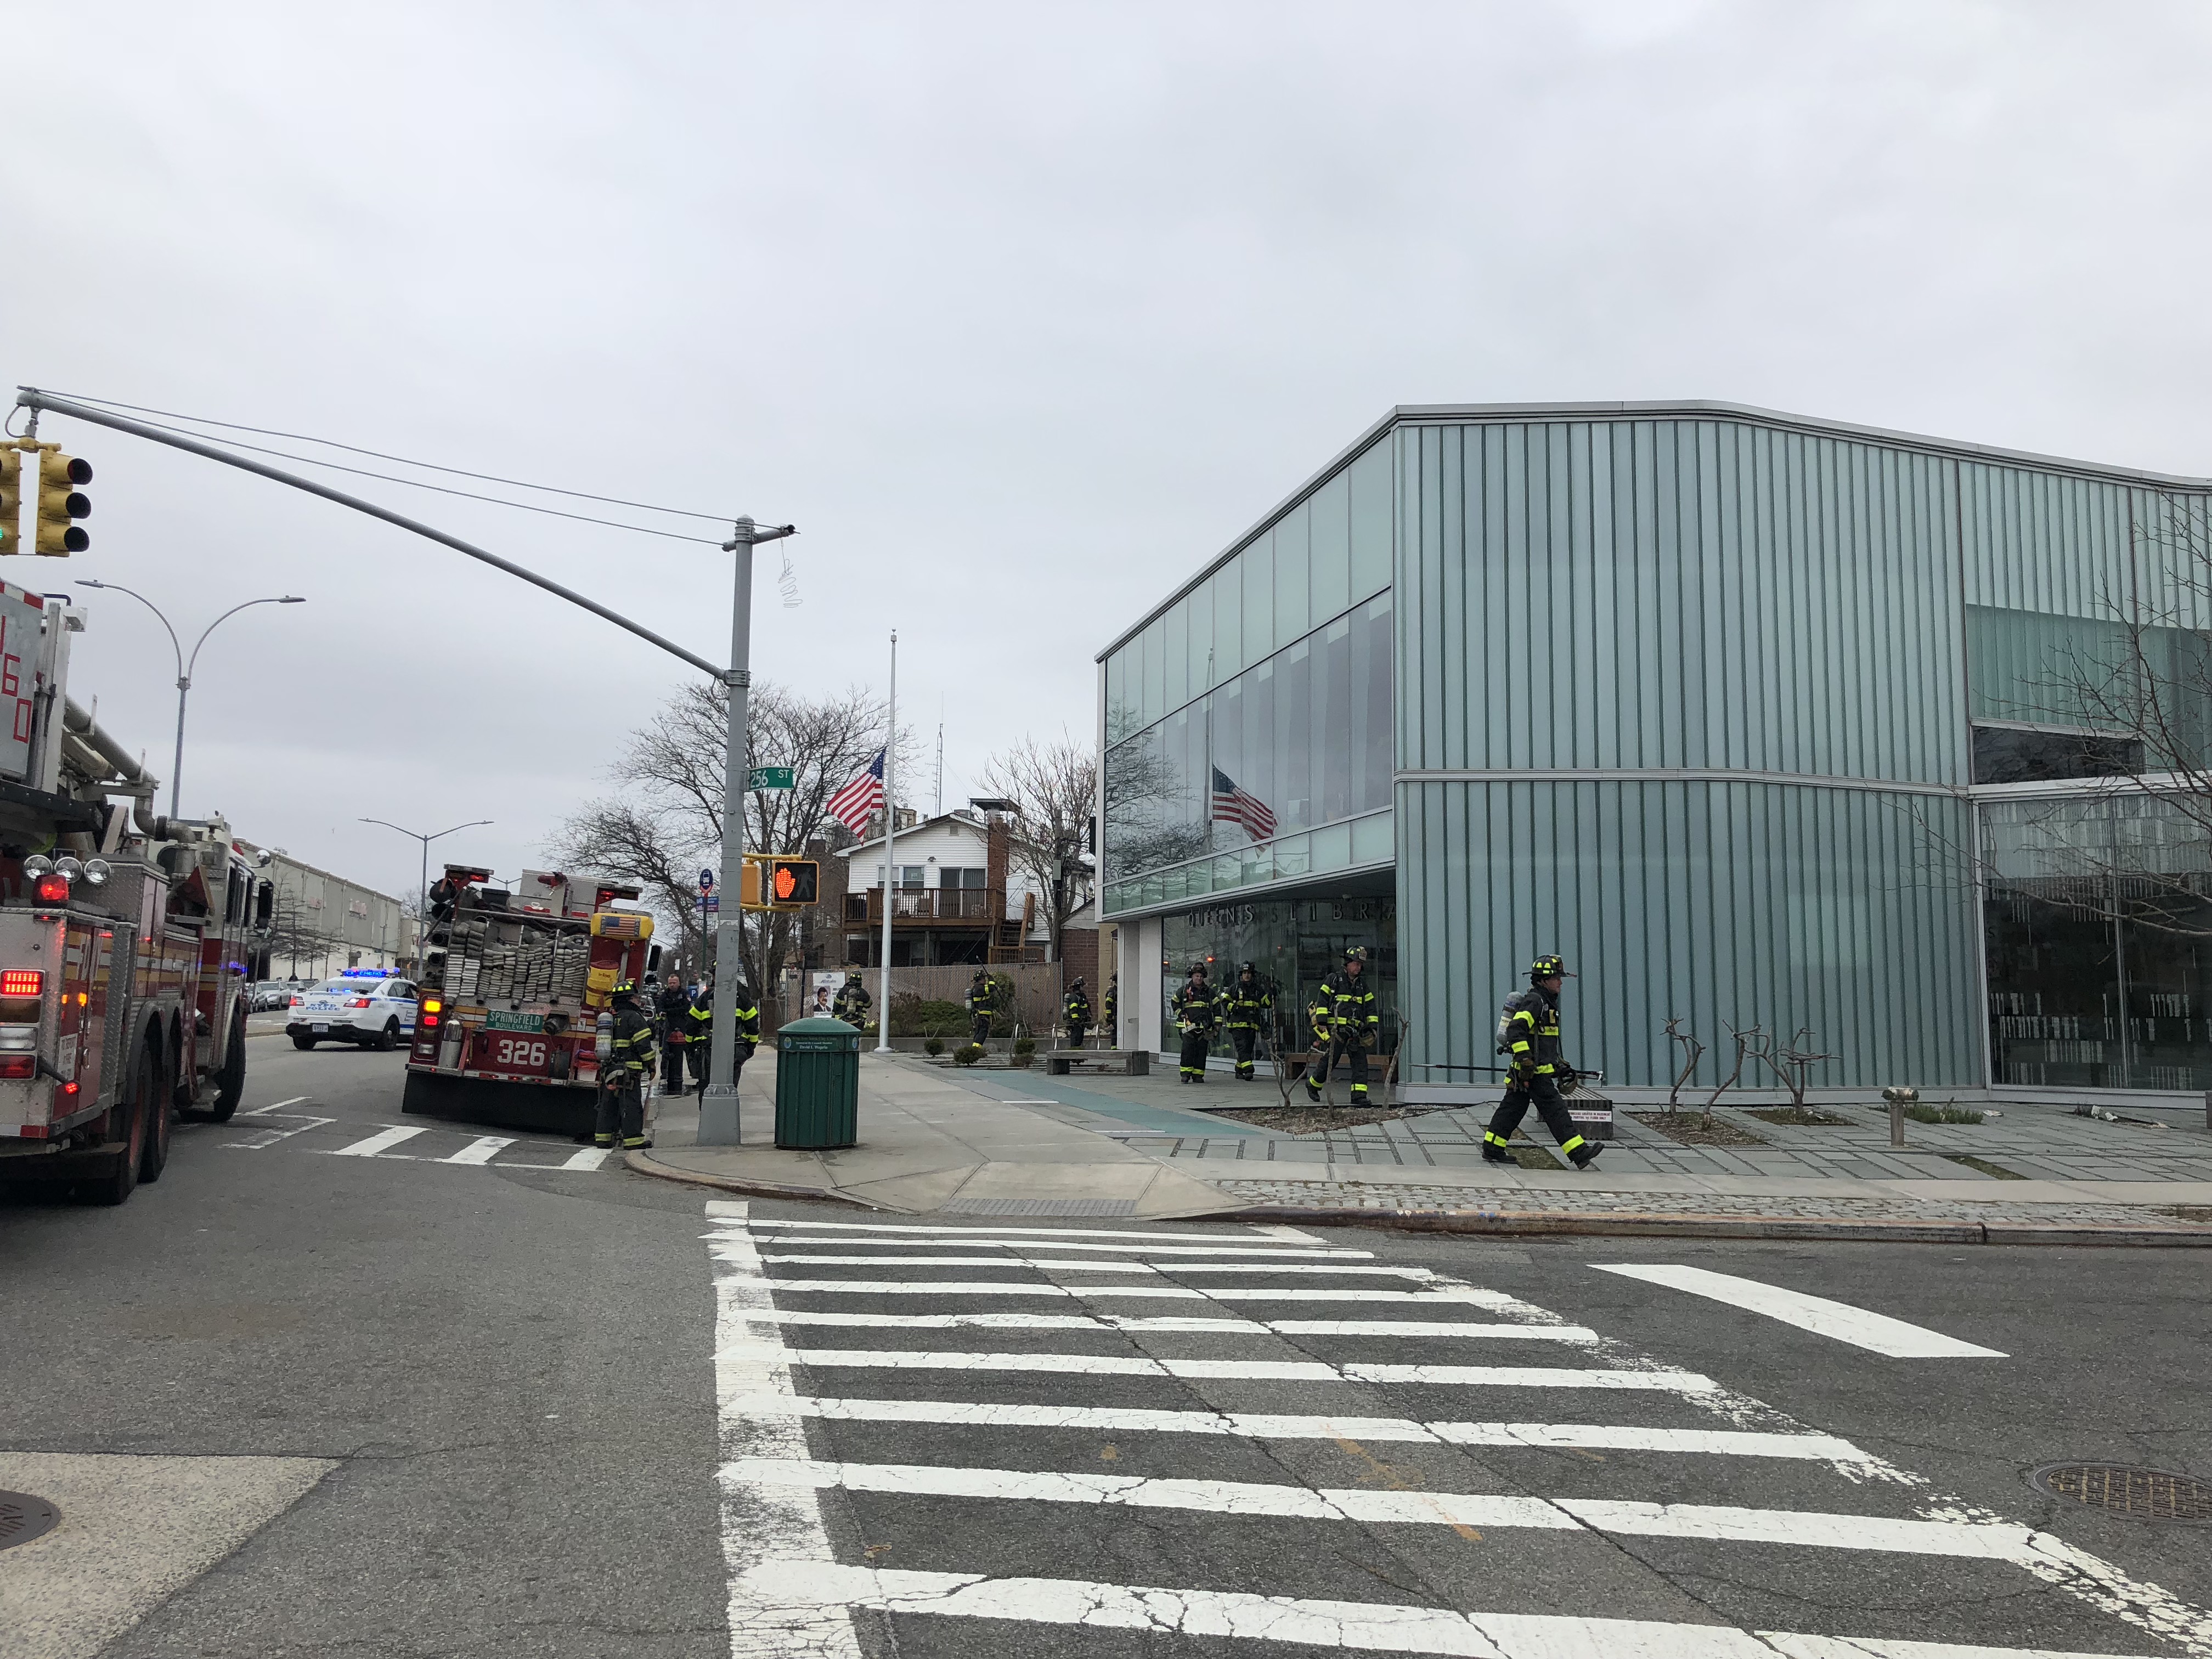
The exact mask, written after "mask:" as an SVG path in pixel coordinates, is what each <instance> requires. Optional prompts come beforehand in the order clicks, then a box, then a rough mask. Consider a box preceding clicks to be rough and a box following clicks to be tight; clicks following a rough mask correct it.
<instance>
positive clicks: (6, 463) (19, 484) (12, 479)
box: [0, 448, 23, 554]
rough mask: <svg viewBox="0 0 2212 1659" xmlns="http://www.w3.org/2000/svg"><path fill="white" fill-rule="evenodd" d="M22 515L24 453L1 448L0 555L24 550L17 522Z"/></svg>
mask: <svg viewBox="0 0 2212 1659" xmlns="http://www.w3.org/2000/svg"><path fill="white" fill-rule="evenodd" d="M22 513H23V454H22V452H21V450H17V449H5V448H0V554H7V553H21V551H22V550H23V535H22V532H21V530H20V529H19V528H18V527H17V522H16V521H17V520H19V519H21V516H22Z"/></svg>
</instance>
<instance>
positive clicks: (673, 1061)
mask: <svg viewBox="0 0 2212 1659" xmlns="http://www.w3.org/2000/svg"><path fill="white" fill-rule="evenodd" d="M655 1012H657V1013H658V1014H659V1017H660V1092H661V1093H662V1094H664V1095H680V1094H682V1093H683V1092H684V1038H685V1037H686V1036H689V1035H690V1030H689V1028H690V1018H688V1017H689V1015H690V1012H691V999H690V997H689V996H688V995H686V994H684V980H683V977H682V975H677V974H671V975H669V976H668V983H667V984H666V985H665V986H664V987H662V988H661V993H660V997H659V1003H658V1006H657V1007H656V1009H655Z"/></svg>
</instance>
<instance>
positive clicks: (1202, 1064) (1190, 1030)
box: [1175, 962, 1221, 1084]
mask: <svg viewBox="0 0 2212 1659" xmlns="http://www.w3.org/2000/svg"><path fill="white" fill-rule="evenodd" d="M1220 1018H1221V1000H1220V999H1219V998H1218V997H1217V996H1216V995H1215V994H1214V993H1213V987H1212V986H1211V985H1209V984H1207V983H1206V964H1205V963H1202V962H1194V963H1191V964H1190V978H1189V979H1188V980H1187V981H1184V983H1183V984H1182V987H1180V988H1179V989H1177V991H1176V994H1175V1022H1176V1030H1178V1031H1181V1032H1182V1060H1181V1077H1182V1081H1183V1082H1185V1083H1201V1084H1202V1083H1204V1082H1205V1081H1206V1049H1207V1048H1210V1047H1211V1046H1212V1042H1213V1028H1214V1026H1215V1025H1216V1024H1218V1023H1219V1022H1220Z"/></svg>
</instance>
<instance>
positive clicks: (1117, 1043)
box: [1102, 974, 1121, 1048]
mask: <svg viewBox="0 0 2212 1659" xmlns="http://www.w3.org/2000/svg"><path fill="white" fill-rule="evenodd" d="M1120 1004H1121V975H1119V974H1115V975H1111V976H1109V978H1108V980H1107V981H1106V1007H1105V1013H1106V1024H1105V1025H1104V1026H1103V1028H1102V1029H1103V1030H1104V1031H1105V1033H1106V1043H1107V1046H1108V1047H1109V1048H1120V1047H1121V1019H1120V1015H1121V1006H1120Z"/></svg>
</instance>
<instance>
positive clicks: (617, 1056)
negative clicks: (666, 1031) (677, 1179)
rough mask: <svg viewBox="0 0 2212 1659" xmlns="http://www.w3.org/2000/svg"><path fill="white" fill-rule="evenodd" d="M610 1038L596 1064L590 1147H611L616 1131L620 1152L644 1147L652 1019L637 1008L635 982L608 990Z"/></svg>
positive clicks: (651, 1061) (651, 1074) (651, 1072)
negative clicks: (596, 1101) (596, 1104)
mask: <svg viewBox="0 0 2212 1659" xmlns="http://www.w3.org/2000/svg"><path fill="white" fill-rule="evenodd" d="M611 1003H612V1005H613V1010H614V1038H613V1042H612V1044H611V1048H610V1049H609V1051H608V1054H607V1057H606V1059H605V1060H604V1061H602V1062H601V1064H600V1066H599V1109H598V1111H597V1112H596V1113H595V1114H594V1117H593V1123H592V1145H593V1146H613V1145H614V1144H615V1138H616V1136H617V1133H619V1134H620V1135H621V1137H622V1145H623V1150H624V1151H626V1152H627V1151H631V1150H634V1149H635V1148H637V1147H640V1146H652V1145H653V1142H652V1140H651V1139H650V1138H649V1137H647V1134H646V1133H645V1091H646V1088H647V1085H649V1084H650V1083H651V1082H652V1080H653V1049H654V1048H655V1047H656V1046H657V1045H656V1043H655V1042H654V1037H653V1022H652V1021H651V1020H649V1019H647V1018H646V1017H645V1011H644V1010H643V1009H641V1008H640V1007H639V1006H637V986H636V984H635V982H634V981H629V980H624V981H622V983H621V984H619V985H617V986H616V987H615V988H614V992H613V994H612V997H611Z"/></svg>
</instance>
